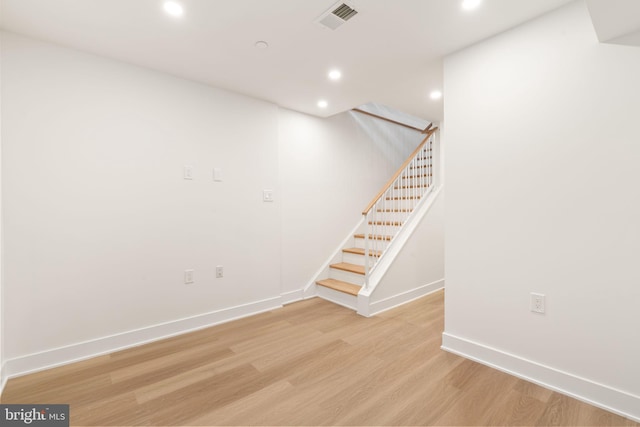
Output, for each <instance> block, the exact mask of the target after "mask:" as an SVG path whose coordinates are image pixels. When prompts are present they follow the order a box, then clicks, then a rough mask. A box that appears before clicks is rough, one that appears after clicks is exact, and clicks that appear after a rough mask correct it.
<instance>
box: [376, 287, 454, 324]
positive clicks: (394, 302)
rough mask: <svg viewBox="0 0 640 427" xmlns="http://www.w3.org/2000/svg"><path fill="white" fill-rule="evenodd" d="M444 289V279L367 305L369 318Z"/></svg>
mask: <svg viewBox="0 0 640 427" xmlns="http://www.w3.org/2000/svg"><path fill="white" fill-rule="evenodd" d="M441 289H444V278H443V279H440V280H436V281H435V282H432V283H429V284H428V285H423V286H420V287H417V288H414V289H410V290H408V291H405V292H402V293H399V294H397V295H393V296H390V297H388V298H385V299H382V300H380V301H375V302H372V303H370V304H369V314H368V315H369V316H375V315H376V314H380V313H382V312H383V311H387V310H391V309H392V308H396V307H398V306H401V305H403V304H406V303H408V302H411V301H413V300H416V299H418V298H422V297H424V296H427V295H429V294H432V293H434V292H437V291H439V290H441Z"/></svg>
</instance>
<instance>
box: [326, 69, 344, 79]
mask: <svg viewBox="0 0 640 427" xmlns="http://www.w3.org/2000/svg"><path fill="white" fill-rule="evenodd" d="M341 77H342V73H341V72H340V70H331V71H329V79H331V80H334V81H336V80H340V78H341Z"/></svg>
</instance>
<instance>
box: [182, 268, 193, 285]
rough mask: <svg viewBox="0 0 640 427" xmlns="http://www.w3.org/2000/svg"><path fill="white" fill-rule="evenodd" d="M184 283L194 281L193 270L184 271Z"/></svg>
mask: <svg viewBox="0 0 640 427" xmlns="http://www.w3.org/2000/svg"><path fill="white" fill-rule="evenodd" d="M184 283H185V284H186V285H189V284H191V283H193V270H185V271H184Z"/></svg>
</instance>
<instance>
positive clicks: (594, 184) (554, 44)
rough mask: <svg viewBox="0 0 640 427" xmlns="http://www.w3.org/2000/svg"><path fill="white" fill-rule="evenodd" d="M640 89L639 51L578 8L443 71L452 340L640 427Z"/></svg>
mask: <svg viewBox="0 0 640 427" xmlns="http://www.w3.org/2000/svg"><path fill="white" fill-rule="evenodd" d="M639 75H640V50H638V48H631V47H622V46H612V45H604V44H599V43H598V41H597V38H596V35H595V33H594V31H593V28H592V25H591V22H590V19H589V15H588V11H587V10H586V7H585V5H584V3H583V2H576V3H572V4H570V5H569V6H567V7H564V8H562V9H559V10H557V11H556V12H553V13H551V14H548V15H545V16H544V17H541V18H539V19H537V20H535V21H532V22H530V23H528V24H525V25H523V26H521V27H518V28H516V29H513V30H511V31H508V32H506V33H504V34H502V35H500V36H497V37H495V38H492V39H490V40H488V41H485V42H483V43H479V44H477V45H475V46H473V47H471V48H468V49H465V50H463V51H460V52H459V53H457V54H454V55H452V56H450V57H448V58H447V59H446V60H445V93H446V101H445V117H446V125H447V126H446V136H447V156H446V159H445V163H446V172H445V173H446V181H447V200H446V208H445V236H446V237H445V274H446V278H447V288H446V302H445V304H446V305H445V308H446V309H445V313H446V314H445V337H446V336H447V335H449V336H451V337H454V338H455V339H457V340H461V341H464V342H466V343H467V344H468V345H469V346H471V347H473V346H475V348H476V349H479V348H480V347H482V348H484V349H485V350H486V349H492V351H497V352H499V353H500V354H502V355H503V356H504V357H505V358H512V359H513V358H517V359H518V360H520V361H523V363H524V361H527V363H530V364H534V365H536V366H537V367H545V368H544V369H546V370H547V371H546V372H548V373H549V375H550V377H549V378H550V379H549V380H548V381H547V380H544V379H541V378H539V377H538V378H534V379H536V380H539V381H541V382H546V383H547V384H551V385H553V384H552V383H553V382H554V381H555V379H554V378H556V379H557V376H558V375H565V376H568V377H571V378H573V379H577V378H581V379H582V380H585V381H586V382H588V383H591V384H595V385H597V386H598V387H600V388H601V390H605V391H607V392H611V393H614V394H615V393H618V394H617V396H618V397H620V399H624V398H629V399H630V400H629V401H630V402H636V403H635V405H636V406H635V408H636V413H635V416H636V417H640V413H638V412H637V408H639V407H640V405H637V402H640V400H638V399H639V398H638V396H640V381H638V379H640V367H639V365H638V362H637V361H638V360H640V328H638V301H639V300H640V286H638V284H639V283H640V269H638V254H639V253H640V226H639V224H640V223H639V222H638V218H640V192H639V191H638V186H637V183H638V182H639V180H640V169H639V168H638V159H640V145H639V144H638V141H640V128H639V127H638V124H637V118H638V117H639V116H640V103H639V102H638V99H640V84H638V76H639ZM531 292H537V293H541V294H544V295H545V296H546V313H545V314H543V315H541V314H536V313H532V312H531V311H530V293H531ZM497 364H498V365H499V363H497ZM562 387H563V386H562V385H560V386H559V388H562ZM567 387H569V388H571V386H567ZM565 390H566V388H565ZM569 391H574V392H576V393H577V394H580V393H579V390H578V391H576V390H569ZM625 396H626V397H625ZM586 397H589V396H586ZM594 399H595V398H594ZM634 399H635V400H634ZM613 400H614V401H613V402H608V403H607V402H604V404H605V405H609V406H610V407H614V406H615V405H616V401H615V399H613ZM599 403H601V404H602V403H603V402H599ZM618 403H619V401H618ZM628 407H631V404H629V405H628ZM614 409H615V408H614ZM617 409H619V410H620V411H621V412H625V410H624V409H623V408H622V406H619V407H618V408H617ZM626 413H627V414H629V413H630V412H629V411H626Z"/></svg>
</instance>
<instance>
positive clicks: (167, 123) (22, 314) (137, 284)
mask: <svg viewBox="0 0 640 427" xmlns="http://www.w3.org/2000/svg"><path fill="white" fill-rule="evenodd" d="M2 55H3V61H2V89H3V92H2V103H3V104H2V120H3V126H2V144H3V147H2V148H3V156H2V175H3V180H2V186H3V187H2V190H3V199H4V200H3V201H4V203H3V205H4V214H5V215H4V225H5V228H4V236H3V237H4V249H5V252H4V255H5V264H4V283H3V285H4V290H5V298H6V301H10V304H6V305H5V312H4V314H5V319H6V321H7V325H8V326H9V327H8V328H6V329H5V334H6V336H5V338H6V340H5V342H6V344H7V345H6V348H5V349H4V350H5V357H6V359H7V360H11V359H13V362H14V363H13V366H14V368H13V369H12V372H10V374H13V373H15V371H22V370H29V369H33V368H38V367H41V366H40V365H43V364H47V363H58V362H60V359H64V358H65V357H76V356H83V351H84V350H82V348H81V347H82V344H80V348H78V349H76V350H77V351H75V350H74V351H69V352H66V353H65V352H64V351H63V352H62V353H64V354H62V353H60V352H58V353H56V351H57V350H54V349H57V348H59V347H65V346H70V345H75V344H79V343H85V344H86V346H85V347H86V349H85V350H86V351H87V352H89V351H100V350H104V349H108V347H109V346H113V345H127V344H130V341H132V340H133V341H135V340H139V339H140V337H141V336H143V335H144V334H138V335H135V334H134V335H135V336H132V337H131V338H130V339H124V340H117V339H115V338H113V337H112V336H113V335H116V336H117V335H118V334H121V333H125V332H130V331H134V330H137V329H139V328H147V327H151V326H154V325H158V324H163V323H165V322H172V321H176V320H179V319H184V318H189V317H192V316H198V315H202V314H205V313H212V312H216V311H217V310H222V309H229V308H230V307H237V306H244V305H248V306H247V307H246V310H244V311H243V310H236V311H233V312H232V313H231V314H232V315H237V314H242V313H244V312H251V311H254V310H256V309H259V308H262V309H264V308H268V307H274V306H279V302H280V282H281V280H280V265H281V256H280V246H281V237H280V236H281V233H280V227H281V221H280V201H279V198H278V197H276V202H275V203H263V202H262V190H263V189H274V190H275V191H276V194H278V192H279V188H278V138H277V135H278V110H277V107H275V106H274V105H272V104H268V103H264V102H261V101H257V100H255V99H251V98H248V97H244V96H240V95H237V94H233V93H229V92H226V91H223V90H218V89H214V88H211V87H207V86H204V85H200V84H196V83H192V82H188V81H185V80H181V79H178V78H174V77H171V76H168V75H164V74H160V73H156V72H153V71H149V70H146V69H141V68H137V67H134V66H130V65H126V64H123V63H119V62H115V61H111V60H107V59H102V58H99V57H96V56H91V55H87V54H83V53H80V52H77V51H73V50H68V49H65V48H61V47H56V46H53V45H50V44H45V43H40V42H36V41H33V40H29V39H25V38H21V37H18V36H15V35H12V34H5V35H4V36H3V52H2ZM185 164H188V165H193V166H194V167H195V179H194V180H193V181H186V180H184V179H183V165H185ZM213 167H219V168H221V169H222V171H223V174H224V182H221V183H218V182H213V179H212V169H213ZM218 264H219V265H223V266H224V268H225V277H224V278H223V279H215V266H216V265H218ZM189 268H191V269H194V270H195V283H194V284H192V285H185V284H184V283H183V272H184V270H185V269H189ZM222 317H224V316H222ZM227 317H228V316H227ZM217 319H219V317H218V318H217ZM207 321H208V319H204V322H205V323H206V322H207ZM187 324H188V325H189V326H194V325H197V324H198V322H191V323H189V322H187ZM178 329H180V327H178ZM167 331H171V332H175V331H176V329H175V328H174V329H173V330H171V328H165V327H160V328H159V329H157V330H154V331H152V332H150V333H149V334H148V335H144V339H147V338H154V337H157V336H156V335H158V334H162V333H165V332H167ZM104 337H111V338H109V339H110V340H111V341H109V343H107V344H105V346H103V347H100V346H97V347H95V346H94V344H95V343H91V340H96V339H98V340H99V339H101V338H104ZM96 348H97V349H98V350H96ZM50 351H53V352H54V353H56V354H54V355H52V356H51V357H46V355H47V352H50ZM43 352H44V353H43ZM43 354H44V356H43ZM23 359H26V360H23Z"/></svg>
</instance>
